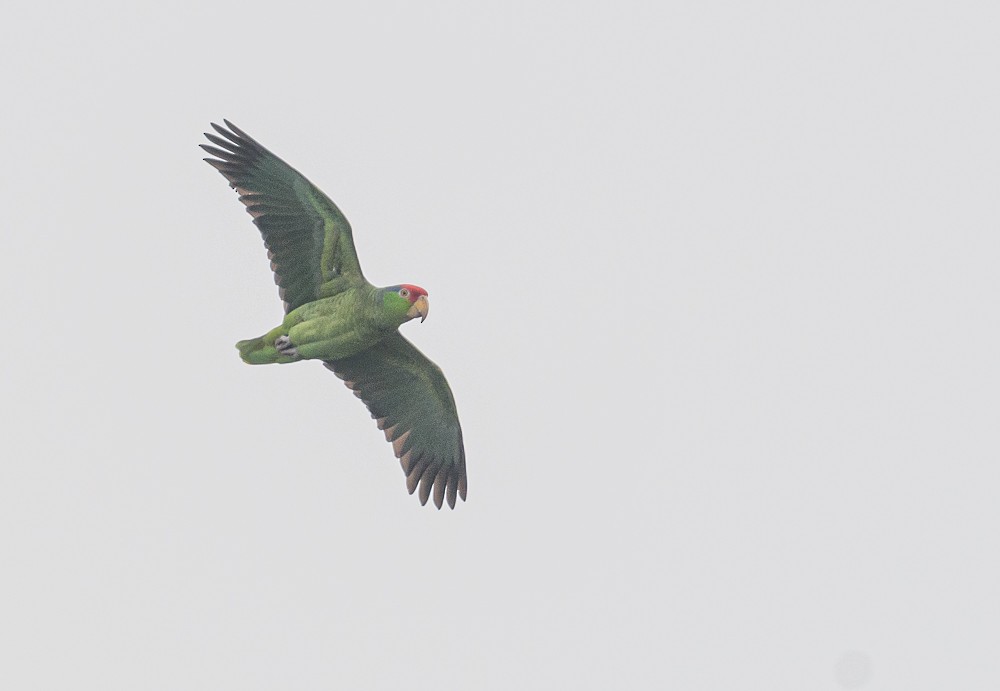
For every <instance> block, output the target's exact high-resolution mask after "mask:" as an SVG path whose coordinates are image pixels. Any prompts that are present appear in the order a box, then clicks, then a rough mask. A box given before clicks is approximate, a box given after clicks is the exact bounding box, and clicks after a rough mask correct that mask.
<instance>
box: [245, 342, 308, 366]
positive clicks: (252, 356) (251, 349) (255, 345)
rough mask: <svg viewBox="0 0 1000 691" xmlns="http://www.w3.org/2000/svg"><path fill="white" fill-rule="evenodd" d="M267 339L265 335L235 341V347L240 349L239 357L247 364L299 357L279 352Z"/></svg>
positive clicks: (293, 360)
mask: <svg viewBox="0 0 1000 691" xmlns="http://www.w3.org/2000/svg"><path fill="white" fill-rule="evenodd" d="M268 340H269V339H268V338H267V336H266V335H265V336H260V337H259V338H250V339H248V340H246V341H240V342H239V343H237V344H236V347H237V348H238V349H239V351H240V358H242V359H243V362H245V363H247V364H248V365H271V364H275V363H279V364H283V363H286V362H296V361H298V360H300V359H301V358H299V357H297V356H294V355H286V354H284V353H281V352H280V351H279V350H278V349H277V348H275V347H274V344H273V343H269V342H268Z"/></svg>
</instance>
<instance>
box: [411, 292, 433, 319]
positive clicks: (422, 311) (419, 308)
mask: <svg viewBox="0 0 1000 691" xmlns="http://www.w3.org/2000/svg"><path fill="white" fill-rule="evenodd" d="M430 311H431V305H430V303H429V302H427V296H426V295H421V296H420V297H418V298H417V301H416V302H414V303H413V304H412V305H410V309H409V311H408V312H407V313H406V316H407V317H409V318H410V319H414V318H415V317H418V316H419V317H420V321H423V320H424V319H427V315H428V314H429V313H430Z"/></svg>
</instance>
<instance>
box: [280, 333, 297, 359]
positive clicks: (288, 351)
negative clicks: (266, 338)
mask: <svg viewBox="0 0 1000 691" xmlns="http://www.w3.org/2000/svg"><path fill="white" fill-rule="evenodd" d="M274 347H275V348H277V350H278V352H279V353H281V354H282V355H287V356H289V357H295V356H296V355H298V354H299V351H298V350H297V349H296V348H295V346H294V345H293V344H292V339H290V338H289V337H288V336H278V337H277V338H276V339H274Z"/></svg>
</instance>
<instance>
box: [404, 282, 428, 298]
mask: <svg viewBox="0 0 1000 691" xmlns="http://www.w3.org/2000/svg"><path fill="white" fill-rule="evenodd" d="M399 287H400V288H406V289H407V290H408V291H410V302H415V301H416V299H417V298H418V297H420V296H421V295H427V291H426V290H424V289H423V288H421V287H420V286H415V285H413V284H412V283H403V284H401V285H400V286H399Z"/></svg>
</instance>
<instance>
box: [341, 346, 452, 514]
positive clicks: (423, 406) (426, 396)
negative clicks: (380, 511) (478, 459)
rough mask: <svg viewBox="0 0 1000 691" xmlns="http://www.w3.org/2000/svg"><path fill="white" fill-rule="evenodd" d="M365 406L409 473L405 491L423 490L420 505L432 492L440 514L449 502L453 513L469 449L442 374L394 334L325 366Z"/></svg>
mask: <svg viewBox="0 0 1000 691" xmlns="http://www.w3.org/2000/svg"><path fill="white" fill-rule="evenodd" d="M325 364H326V366H327V368H329V369H331V370H333V373H334V374H336V375H337V376H338V377H340V378H341V379H343V380H344V383H345V384H347V386H348V388H350V389H351V390H352V391H354V395H355V396H357V397H358V398H360V399H361V400H362V401H364V403H365V405H366V406H368V410H369V412H370V413H371V414H372V417H373V418H375V420H376V421H377V422H378V427H379V429H381V430H383V431H384V432H385V438H386V440H387V441H390V442H392V448H393V451H395V453H396V457H397V458H398V459H399V461H400V463H401V464H402V466H403V472H404V473H406V488H407V489H408V490H409V491H410V494H413V492H414V490H416V488H417V486H418V485H419V487H420V503H421V504H426V503H427V498H428V497H429V496H430V493H431V489H432V488H433V490H434V503H435V504H436V505H437V507H438V508H439V509H440V508H441V503H442V501H443V499H444V498H445V496H447V498H448V505H449V506H451V507H452V508H454V507H455V497H456V494H457V495H458V496H461V497H462V500H463V501H464V500H465V493H466V489H467V479H466V474H465V447H464V445H463V444H462V427H461V425H459V422H458V411H457V409H456V408H455V398H454V397H453V396H452V395H451V388H449V386H448V382H447V381H446V380H445V378H444V374H442V373H441V369H440V368H439V367H438V366H437V365H435V364H434V363H433V362H431V361H430V360H428V359H427V357H426V356H425V355H424V354H423V353H421V352H420V351H419V350H417V349H416V347H415V346H414V345H413V344H412V343H410V342H409V341H407V340H406V339H405V338H403V336H402V335H400V334H399V333H398V332H396V333H393V334H392V335H391V336H389V337H387V338H386V339H385V340H384V341H382V342H380V343H379V344H378V345H376V346H374V347H372V348H369V349H368V350H365V351H362V352H361V353H358V354H357V355H352V356H351V357H349V358H343V359H341V360H329V361H326V362H325Z"/></svg>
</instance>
